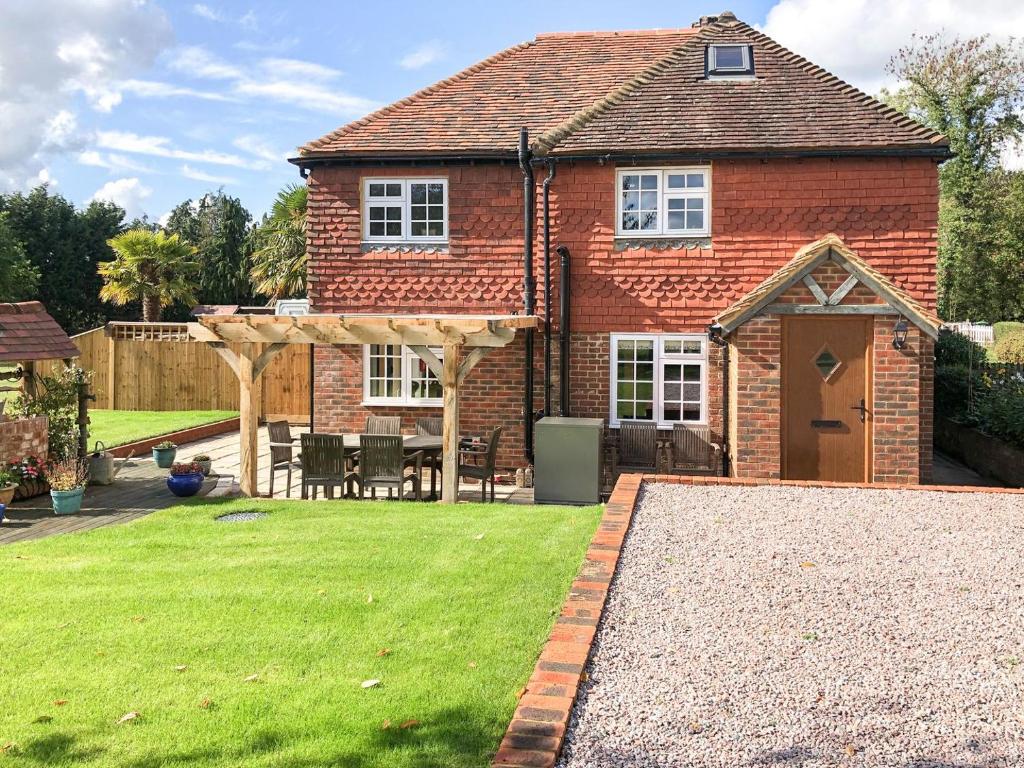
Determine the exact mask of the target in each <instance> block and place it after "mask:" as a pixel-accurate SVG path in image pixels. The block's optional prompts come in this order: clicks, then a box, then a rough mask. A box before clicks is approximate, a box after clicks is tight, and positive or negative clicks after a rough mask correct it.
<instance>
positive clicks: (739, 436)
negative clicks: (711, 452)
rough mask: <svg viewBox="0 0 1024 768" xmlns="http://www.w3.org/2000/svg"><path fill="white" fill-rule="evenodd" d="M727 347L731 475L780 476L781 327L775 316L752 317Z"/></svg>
mask: <svg viewBox="0 0 1024 768" xmlns="http://www.w3.org/2000/svg"><path fill="white" fill-rule="evenodd" d="M730 343H731V345H732V352H731V354H732V355H733V356H734V357H735V360H736V363H735V371H736V376H735V380H734V381H733V382H731V384H732V388H733V393H734V394H733V397H734V398H735V401H736V404H735V414H736V422H735V423H736V428H735V431H734V433H733V434H734V435H735V440H734V442H735V444H734V445H733V446H732V474H733V475H735V476H737V477H768V478H778V477H781V476H782V459H781V449H782V442H781V424H782V421H781V416H782V375H781V365H782V364H781V358H782V324H781V322H779V318H778V316H777V315H762V316H760V317H755V318H754V319H752V320H751V321H750V322H748V323H745V324H744V325H742V326H741V327H740V328H738V329H737V330H736V331H735V333H733V334H732V337H731V338H730Z"/></svg>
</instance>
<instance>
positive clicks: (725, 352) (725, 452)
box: [708, 323, 729, 477]
mask: <svg viewBox="0 0 1024 768" xmlns="http://www.w3.org/2000/svg"><path fill="white" fill-rule="evenodd" d="M708 340H709V341H710V342H711V343H712V344H714V345H716V346H718V347H721V348H722V476H723V477H729V342H727V341H726V340H725V339H723V338H722V326H720V325H719V324H718V323H712V324H711V325H709V326H708Z"/></svg>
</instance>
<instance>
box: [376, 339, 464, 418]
mask: <svg viewBox="0 0 1024 768" xmlns="http://www.w3.org/2000/svg"><path fill="white" fill-rule="evenodd" d="M372 346H390V347H397V346H401V347H402V355H401V358H400V359H401V367H402V370H401V380H402V387H401V394H400V395H399V396H398V397H373V396H371V395H370V347H371V345H370V344H364V345H363V403H362V404H363V405H400V406H406V407H408V406H412V407H416V408H420V407H423V408H441V407H443V406H444V397H443V396H442V397H413V396H412V380H413V370H414V368H415V367H416V366H418V364H419V362H420V357H419V355H417V354H416V353H415V352H413V351H412V350H411V349H410V348H409V347H407V346H405V345H398V344H387V345H385V344H381V345H372ZM430 351H431V352H433V353H434V354H435V355H437V359H438V360H444V351H443V350H442V348H441V347H430Z"/></svg>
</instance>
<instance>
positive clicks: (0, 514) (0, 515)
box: [0, 504, 7, 523]
mask: <svg viewBox="0 0 1024 768" xmlns="http://www.w3.org/2000/svg"><path fill="white" fill-rule="evenodd" d="M5 512H7V505H6V504H0V523H2V522H3V521H4V513H5Z"/></svg>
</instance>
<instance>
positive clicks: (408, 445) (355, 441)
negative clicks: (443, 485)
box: [342, 434, 441, 501]
mask: <svg viewBox="0 0 1024 768" xmlns="http://www.w3.org/2000/svg"><path fill="white" fill-rule="evenodd" d="M342 438H343V439H344V444H345V452H346V454H347V453H349V452H352V453H355V452H356V451H358V450H359V435H358V434H347V435H342ZM402 447H403V449H404V450H405V453H407V454H410V453H416V451H423V453H424V454H425V455H427V456H440V455H441V436H440V435H402ZM428 498H429V499H430V500H431V501H436V500H437V462H433V461H432V462H431V463H430V496H429V497H428Z"/></svg>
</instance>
